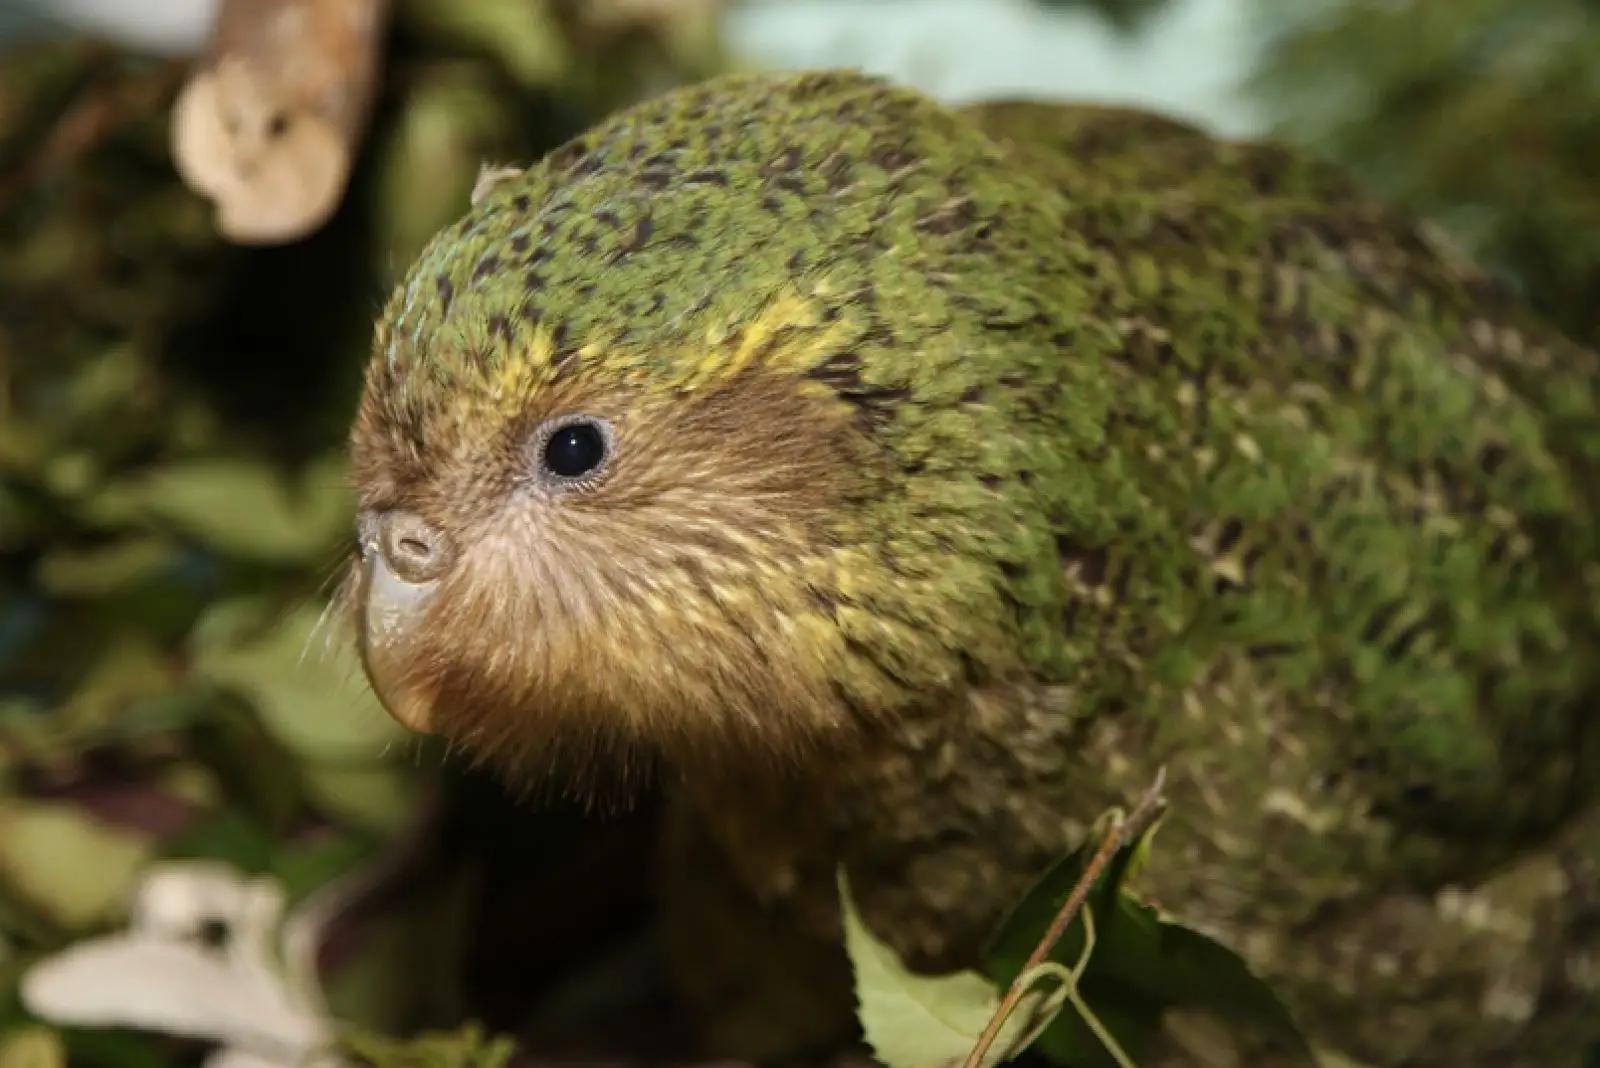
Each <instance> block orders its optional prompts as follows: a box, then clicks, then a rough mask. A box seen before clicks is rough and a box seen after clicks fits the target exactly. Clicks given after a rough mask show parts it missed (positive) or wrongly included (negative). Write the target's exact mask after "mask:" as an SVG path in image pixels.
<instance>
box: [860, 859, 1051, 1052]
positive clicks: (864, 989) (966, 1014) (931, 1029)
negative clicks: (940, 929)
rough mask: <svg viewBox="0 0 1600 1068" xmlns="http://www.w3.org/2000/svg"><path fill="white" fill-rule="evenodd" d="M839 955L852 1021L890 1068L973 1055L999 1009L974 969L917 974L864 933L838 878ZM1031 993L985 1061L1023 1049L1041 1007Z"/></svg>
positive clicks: (988, 983) (994, 989)
mask: <svg viewBox="0 0 1600 1068" xmlns="http://www.w3.org/2000/svg"><path fill="white" fill-rule="evenodd" d="M839 900H840V907H841V909H842V910H843V916H844V942H845V951H846V952H847V953H848V954H849V956H850V965H851V968H852V970H853V971H854V973H855V986H856V1004H857V1010H856V1012H857V1016H858V1018H859V1019H860V1021H861V1029H862V1032H863V1034H864V1035H865V1036H866V1040H867V1045H869V1046H871V1047H872V1052H873V1054H874V1055H875V1056H876V1057H877V1058H878V1060H880V1061H882V1062H883V1063H884V1064H886V1065H888V1066H889V1068H941V1066H944V1065H949V1064H952V1063H954V1064H959V1063H961V1062H962V1061H963V1060H964V1059H965V1058H966V1056H967V1055H968V1054H969V1053H971V1052H972V1049H973V1047H974V1046H975V1045H976V1044H977V1042H978V1039H979V1038H980V1037H981V1036H982V1034H983V1031H984V1028H985V1027H987V1026H988V1023H989V1020H990V1019H991V1018H992V1017H993V1016H994V1014H995V1010H996V1009H998V1008H999V1006H1000V998H1001V995H1002V993H1003V991H1002V989H1001V988H1000V987H999V986H998V985H996V984H995V983H994V981H992V980H990V979H987V978H985V977H984V976H982V975H980V974H979V973H977V972H973V971H964V972H954V973H950V974H947V975H918V974H917V973H915V972H912V971H910V970H909V969H907V968H906V966H905V965H904V964H902V963H901V961H900V958H899V957H898V956H897V955H896V954H895V952H894V950H893V949H891V948H890V947H889V946H888V945H886V944H885V943H884V942H882V941H881V940H880V939H879V938H878V937H877V936H875V935H874V934H873V933H872V932H871V931H870V930H868V929H867V926H866V923H865V922H864V921H863V920H862V918H861V914H860V913H859V912H858V911H857V909H856V906H855V902H854V901H853V900H852V899H851V897H850V888H849V885H848V883H847V881H846V879H845V877H844V875H843V873H842V872H841V873H840V876H839ZM1038 1001H1039V999H1038V997H1037V996H1030V998H1028V999H1025V1002H1024V1003H1023V1004H1019V1006H1018V1009H1017V1011H1016V1012H1014V1013H1013V1014H1012V1015H1011V1016H1010V1017H1009V1018H1008V1019H1007V1020H1006V1022H1005V1025H1004V1026H1003V1027H1002V1028H1001V1030H1000V1034H999V1037H998V1038H997V1039H996V1040H995V1043H994V1045H993V1046H991V1047H990V1049H989V1052H988V1053H987V1055H986V1056H985V1059H984V1064H986V1065H993V1064H998V1063H1000V1062H1001V1061H1004V1060H1007V1059H1009V1058H1011V1057H1013V1056H1015V1055H1016V1054H1017V1053H1019V1052H1021V1047H1022V1046H1023V1045H1025V1044H1026V1039H1027V1038H1028V1037H1030V1035H1029V1032H1030V1030H1031V1028H1032V1026H1033V1025H1034V1023H1035V1022H1036V1021H1035V1019H1034V1017H1035V1015H1036V1013H1037V1012H1038V1010H1039V1004H1038Z"/></svg>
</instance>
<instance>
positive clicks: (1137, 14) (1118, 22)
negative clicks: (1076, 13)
mask: <svg viewBox="0 0 1600 1068" xmlns="http://www.w3.org/2000/svg"><path fill="white" fill-rule="evenodd" d="M1170 2H1171V0H1039V3H1040V4H1041V5H1042V6H1044V7H1064V8H1074V7H1076V8H1088V9H1089V10H1091V11H1093V12H1095V13H1096V14H1097V15H1099V16H1100V17H1102V18H1104V19H1105V20H1106V21H1107V22H1109V23H1111V25H1113V26H1115V27H1116V28H1117V29H1119V30H1123V31H1125V32H1131V31H1134V30H1138V29H1139V28H1141V27H1142V26H1143V25H1144V23H1145V20H1146V19H1148V18H1150V17H1151V16H1152V15H1154V14H1156V13H1157V12H1159V11H1161V10H1162V9H1163V8H1165V7H1166V6H1167V5H1168V4H1169V3H1170Z"/></svg>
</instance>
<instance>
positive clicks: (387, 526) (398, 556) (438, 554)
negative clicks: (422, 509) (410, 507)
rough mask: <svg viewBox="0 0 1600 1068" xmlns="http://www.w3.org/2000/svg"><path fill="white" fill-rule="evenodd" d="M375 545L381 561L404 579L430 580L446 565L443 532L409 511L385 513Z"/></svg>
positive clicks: (448, 554) (447, 555)
mask: <svg viewBox="0 0 1600 1068" xmlns="http://www.w3.org/2000/svg"><path fill="white" fill-rule="evenodd" d="M379 523H380V533H379V537H378V548H379V550H380V551H381V552H382V553H383V559H384V562H385V563H387V564H388V565H389V569H390V570H391V571H393V572H394V573H395V575H396V576H398V577H399V578H401V579H403V580H404V581H406V582H413V583H422V582H432V581H433V580H434V579H436V578H438V577H439V576H440V575H441V574H443V573H444V570H445V568H447V567H449V566H450V560H451V555H452V554H451V551H450V543H449V540H448V539H447V538H446V536H445V535H444V533H443V532H442V531H440V530H439V529H438V528H437V527H434V526H433V525H431V524H430V523H428V522H427V521H426V520H424V519H422V518H421V517H420V516H417V515H415V514H414V513H411V512H388V513H385V514H384V515H383V516H382V517H381V519H380V520H379Z"/></svg>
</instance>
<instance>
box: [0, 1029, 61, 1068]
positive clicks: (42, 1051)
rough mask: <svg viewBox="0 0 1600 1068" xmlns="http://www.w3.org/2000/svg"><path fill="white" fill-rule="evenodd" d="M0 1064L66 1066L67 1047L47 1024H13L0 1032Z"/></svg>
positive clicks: (8, 1067)
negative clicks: (12, 1026) (17, 1025)
mask: <svg viewBox="0 0 1600 1068" xmlns="http://www.w3.org/2000/svg"><path fill="white" fill-rule="evenodd" d="M0 1068H67V1050H66V1047H65V1046H64V1045H63V1044H62V1042H61V1036H60V1035H58V1034H56V1032H55V1031H53V1030H51V1029H50V1028H48V1027H43V1026H40V1025H38V1024H28V1025H25V1026H23V1027H17V1028H13V1029H11V1030H9V1031H6V1032H5V1033H3V1034H0Z"/></svg>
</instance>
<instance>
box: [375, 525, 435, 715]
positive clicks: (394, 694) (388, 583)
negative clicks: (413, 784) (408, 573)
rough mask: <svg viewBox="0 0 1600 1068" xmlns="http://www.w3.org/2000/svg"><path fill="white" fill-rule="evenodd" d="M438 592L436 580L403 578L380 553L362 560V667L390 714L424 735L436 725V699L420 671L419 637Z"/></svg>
mask: <svg viewBox="0 0 1600 1068" xmlns="http://www.w3.org/2000/svg"><path fill="white" fill-rule="evenodd" d="M435 593H436V586H435V584H434V583H431V582H429V583H421V584H419V583H412V582H407V581H405V580H404V579H401V578H400V577H399V576H397V575H396V574H395V573H394V571H393V570H391V568H390V567H389V564H388V563H387V562H386V561H385V559H384V557H383V555H382V554H381V553H377V552H372V553H369V554H368V555H367V559H366V560H365V561H364V562H363V564H362V567H361V587H360V595H359V597H358V600H357V604H358V606H359V609H360V612H359V615H360V620H359V628H360V631H359V637H360V643H361V662H362V665H363V666H364V667H365V668H366V672H367V679H368V680H369V681H370V682H371V683H372V689H373V691H374V692H375V693H377V695H378V699H379V700H380V701H382V702H383V707H384V708H385V709H387V710H388V712H389V714H390V715H391V716H393V717H394V718H395V719H396V720H398V721H399V722H400V724H401V725H402V726H404V727H406V728H407V729H409V730H413V731H417V732H419V733H422V734H428V733H432V731H433V730H434V728H435V708H434V705H435V699H434V694H433V692H432V688H431V687H430V686H428V685H427V683H426V682H425V680H424V679H423V677H422V674H421V673H420V672H419V670H418V668H419V667H420V666H421V665H420V662H419V661H420V657H419V654H420V653H421V651H422V650H421V648H420V643H419V642H418V641H417V637H418V631H419V628H420V626H421V625H422V621H423V619H424V618H425V617H426V615H427V609H428V605H429V603H430V602H431V601H432V600H433V597H434V595H435Z"/></svg>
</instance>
